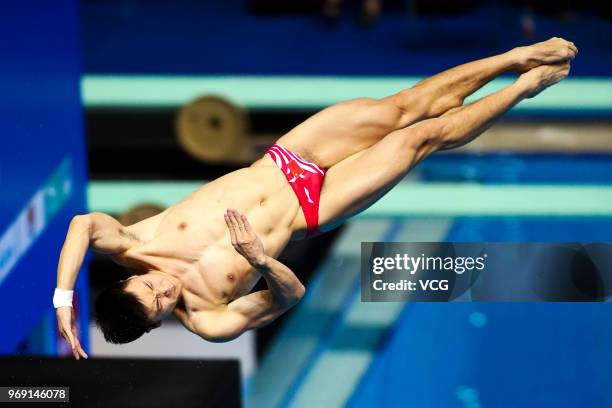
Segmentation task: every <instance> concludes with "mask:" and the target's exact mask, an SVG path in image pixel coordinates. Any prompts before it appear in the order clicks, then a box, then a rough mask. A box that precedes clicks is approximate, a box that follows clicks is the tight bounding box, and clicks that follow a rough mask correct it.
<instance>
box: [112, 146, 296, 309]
mask: <svg viewBox="0 0 612 408" xmlns="http://www.w3.org/2000/svg"><path fill="white" fill-rule="evenodd" d="M228 208H235V209H237V210H238V211H239V212H241V213H243V214H245V215H246V216H247V218H248V220H249V222H250V224H251V226H252V227H253V229H254V230H255V232H256V233H257V235H258V236H259V237H260V238H261V240H262V242H263V245H264V249H265V251H266V254H267V255H269V256H272V257H276V256H277V255H278V254H279V253H280V251H281V250H282V249H283V248H284V246H285V245H286V243H287V241H288V240H289V238H290V237H291V235H292V233H293V232H294V227H295V225H296V215H298V212H299V211H301V210H300V207H299V203H298V201H297V198H296V197H295V195H294V193H293V190H292V189H291V186H290V185H289V183H288V182H287V180H286V178H285V176H284V175H283V174H282V173H281V171H280V169H279V168H278V167H276V165H275V164H274V163H273V162H272V160H271V159H270V158H269V157H267V156H265V157H264V158H262V159H260V160H258V161H257V162H255V163H254V164H253V165H252V166H251V167H248V168H244V169H240V170H237V171H234V172H232V173H229V174H227V175H225V176H223V177H220V178H218V179H216V180H214V181H212V182H210V183H208V184H206V185H204V186H202V187H201V188H200V189H198V190H196V191H195V192H194V193H192V194H190V195H189V196H187V197H185V198H184V199H182V200H181V201H179V202H178V203H176V204H175V205H173V206H172V207H170V208H168V209H167V210H166V211H164V213H163V215H162V217H161V219H160V220H159V222H158V224H157V225H156V226H154V227H155V231H154V232H153V233H152V234H151V239H150V240H149V241H147V242H144V243H142V244H140V245H136V246H134V248H132V249H130V250H129V251H127V252H126V253H125V254H124V256H123V257H124V258H128V259H132V260H134V261H136V262H140V263H141V264H143V265H145V264H146V265H147V266H148V267H149V268H155V269H158V270H161V271H164V272H167V273H171V274H173V275H175V276H176V277H177V278H179V279H180V280H181V281H182V283H183V300H184V302H185V307H186V309H188V311H198V310H204V309H212V308H215V307H217V306H219V305H222V304H227V303H228V302H230V301H231V300H233V299H235V298H238V297H240V296H243V295H245V294H247V293H248V292H249V291H250V290H251V289H252V288H253V286H254V285H255V284H256V283H257V281H258V280H259V278H260V277H261V276H260V274H259V273H257V272H255V271H254V269H253V268H252V267H251V266H250V265H249V264H248V262H247V261H246V260H245V259H244V258H243V257H242V256H241V255H240V254H238V253H237V252H236V250H235V249H234V248H233V247H232V244H231V241H230V236H229V231H228V229H227V226H226V224H225V220H224V218H223V214H224V213H225V211H226V210H227V209H228ZM300 215H301V214H300ZM152 227H153V226H152Z"/></svg>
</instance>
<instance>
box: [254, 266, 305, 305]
mask: <svg viewBox="0 0 612 408" xmlns="http://www.w3.org/2000/svg"><path fill="white" fill-rule="evenodd" d="M253 267H254V268H255V270H257V271H258V272H259V273H261V275H262V276H263V277H264V279H265V280H266V283H267V284H268V289H269V290H270V292H271V293H272V296H273V300H274V303H276V304H278V305H281V306H291V305H293V304H295V303H296V302H297V301H298V300H299V299H300V298H301V297H302V296H303V295H304V292H305V288H304V285H302V282H300V280H299V279H298V278H297V276H295V274H294V273H293V271H291V269H289V268H288V267H287V266H285V265H283V264H282V263H281V262H279V261H277V260H276V259H274V258H271V257H269V256H267V255H266V256H264V257H263V258H262V259H261V260H259V261H258V262H256V263H254V264H253Z"/></svg>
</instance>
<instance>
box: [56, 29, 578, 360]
mask: <svg viewBox="0 0 612 408" xmlns="http://www.w3.org/2000/svg"><path fill="white" fill-rule="evenodd" d="M576 53H577V48H576V47H575V45H574V44H573V43H572V42H569V41H566V40H564V39H561V38H551V39H550V40H548V41H544V42H541V43H537V44H534V45H531V46H526V47H517V48H514V49H512V50H510V51H508V52H506V53H503V54H500V55H496V56H493V57H489V58H485V59H482V60H478V61H474V62H470V63H467V64H464V65H461V66H458V67H455V68H452V69H450V70H447V71H445V72H442V73H440V74H437V75H435V76H433V77H430V78H428V79H425V80H424V81H422V82H420V83H418V84H417V85H415V86H414V87H412V88H409V89H405V90H402V91H400V92H398V93H396V94H394V95H391V96H388V97H385V98H382V99H369V98H360V99H354V100H350V101H346V102H342V103H339V104H336V105H333V106H331V107H328V108H326V109H324V110H323V111H321V112H319V113H317V114H315V115H313V116H312V117H310V118H309V119H307V120H306V121H305V122H303V123H301V124H300V125H298V126H297V127H295V128H294V129H292V130H291V131H290V132H289V133H287V134H285V135H284V136H282V137H281V138H280V139H279V140H278V141H277V143H276V144H274V145H273V146H272V147H270V149H269V150H268V151H267V152H266V154H265V155H264V156H263V157H261V158H260V159H258V160H257V161H255V162H254V163H253V164H251V166H249V167H246V168H243V169H240V170H237V171H234V172H231V173H229V174H227V175H225V176H223V177H220V178H218V179H216V180H214V181H212V182H209V183H207V184H205V185H203V186H202V187H201V188H199V189H198V190H197V191H195V192H193V193H192V194H190V195H189V196H187V197H185V198H183V199H182V200H181V201H179V202H178V203H176V204H174V205H173V206H171V207H169V208H168V209H166V210H165V211H163V212H162V213H160V214H158V215H156V216H153V217H150V218H148V219H145V220H143V221H141V222H138V223H136V224H134V225H129V226H124V225H121V224H120V223H119V222H117V221H116V220H115V219H113V218H112V217H110V216H108V215H105V214H102V213H91V214H87V215H77V216H75V217H74V218H73V220H72V222H71V223H70V227H69V230H68V234H67V237H66V241H65V243H64V246H63V249H62V251H61V255H60V260H59V266H58V275H57V289H56V292H55V295H54V305H55V307H56V309H57V319H58V325H59V329H60V333H61V334H62V336H63V337H64V338H65V339H66V340H67V341H68V342H69V343H70V344H71V346H72V351H73V354H74V356H75V358H77V359H78V358H79V357H86V354H85V352H84V351H83V349H82V347H81V345H80V343H79V340H78V337H77V333H76V329H75V326H74V318H73V312H72V307H71V305H72V303H71V301H72V288H73V286H74V282H75V280H76V278H77V274H78V272H79V269H80V266H81V263H82V262H83V258H84V255H85V253H86V251H87V249H88V248H92V249H94V250H96V251H99V252H102V253H106V254H108V255H110V256H111V257H112V258H113V260H115V261H116V262H118V263H119V264H121V265H124V266H125V267H127V268H129V269H130V270H131V271H132V272H133V276H131V277H130V278H129V279H126V280H123V281H119V282H116V283H114V284H113V285H112V286H110V287H109V288H107V289H105V290H104V291H103V292H102V293H101V294H100V296H99V298H98V300H97V302H96V305H95V313H96V320H97V323H98V325H99V327H100V328H101V330H102V332H103V333H104V337H105V339H106V340H107V341H109V342H113V343H127V342H131V341H133V340H135V339H137V338H139V337H140V336H141V335H142V334H144V333H146V332H149V331H150V330H151V329H154V328H156V327H159V326H160V324H161V321H162V320H163V319H164V318H165V317H167V316H168V315H170V314H174V315H175V316H176V317H177V318H178V320H179V321H180V322H182V324H183V325H184V326H185V327H186V328H187V329H188V330H189V331H191V332H193V333H195V334H197V335H199V336H201V337H202V338H204V339H206V340H209V341H213V342H220V341H227V340H231V339H234V338H236V337H237V336H239V335H240V334H241V333H243V332H245V331H246V330H250V329H254V328H258V327H261V326H263V325H265V324H267V323H269V322H271V321H272V320H274V319H276V318H277V317H278V316H279V315H281V314H282V313H284V312H285V311H287V310H288V309H289V308H291V307H292V306H293V305H295V304H296V303H297V302H298V301H299V300H300V298H301V297H302V296H303V295H304V291H305V288H304V286H303V285H302V283H301V282H300V280H299V279H298V278H297V277H296V276H295V275H294V274H293V272H292V271H291V270H290V269H289V268H287V267H286V266H285V265H283V264H281V263H280V262H278V261H277V260H276V259H275V258H276V257H277V256H278V255H279V253H280V252H281V250H282V249H283V248H284V246H285V245H286V244H287V242H288V240H289V239H290V238H294V239H295V238H303V237H306V236H309V235H312V234H317V233H320V232H325V231H328V230H330V229H332V228H334V227H335V226H337V225H339V224H341V223H343V222H344V221H345V220H346V219H348V218H350V217H351V216H353V215H355V214H357V213H359V212H360V211H363V210H364V209H366V208H367V207H368V206H370V205H371V204H373V203H374V202H375V201H377V200H378V199H379V198H381V197H382V196H383V195H384V194H385V193H386V192H388V191H389V190H390V189H391V188H393V186H395V185H396V184H397V183H398V182H399V181H400V180H401V179H402V178H403V177H404V176H405V175H406V173H407V172H408V171H409V170H410V169H411V168H412V167H413V166H415V165H416V164H417V163H419V162H420V161H421V160H423V159H424V158H425V157H427V156H428V155H430V154H432V153H434V152H436V151H438V150H444V149H452V148H455V147H458V146H461V145H463V144H465V143H468V142H469V141H471V140H472V139H474V138H475V137H477V136H478V135H480V134H481V133H482V132H484V131H485V130H486V129H487V128H488V127H489V126H491V125H492V124H493V123H494V122H495V121H496V120H497V119H498V118H499V117H500V116H502V115H503V114H504V113H505V112H507V111H508V110H509V109H511V108H512V107H513V106H514V105H516V104H517V103H519V102H520V101H522V100H523V99H525V98H530V97H533V96H535V95H537V94H538V93H539V92H541V91H542V90H544V89H545V88H547V87H548V86H551V85H553V84H556V83H557V82H559V81H561V80H562V79H563V78H565V77H566V76H567V75H568V73H569V70H570V61H571V60H572V59H573V58H574V57H575V56H576ZM510 71H511V72H517V73H519V75H518V77H517V79H516V80H515V81H514V82H513V83H512V84H510V85H508V86H507V87H505V88H503V89H501V90H499V91H498V92H495V93H493V94H491V95H489V96H486V97H484V98H482V99H480V100H478V101H475V102H472V103H470V104H467V105H463V102H464V99H465V98H466V97H467V96H468V95H470V94H472V93H474V92H475V91H476V90H478V89H479V88H481V87H482V86H483V85H485V84H486V83H487V82H489V81H491V80H492V79H494V78H496V77H497V76H499V75H501V74H504V73H506V72H510ZM261 277H263V278H264V279H265V280H266V282H267V286H268V288H267V289H266V290H261V291H256V292H253V293H251V289H252V288H253V287H254V285H255V284H256V282H257V281H258V280H259V279H260V278H261Z"/></svg>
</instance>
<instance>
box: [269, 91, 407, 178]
mask: <svg viewBox="0 0 612 408" xmlns="http://www.w3.org/2000/svg"><path fill="white" fill-rule="evenodd" d="M400 118H401V111H400V109H399V108H397V107H396V106H395V105H393V104H390V103H386V102H381V101H377V100H374V99H368V98H360V99H354V100H351V101H346V102H342V103H339V104H336V105H333V106H330V107H329V108H326V109H324V110H322V111H321V112H319V113H317V114H315V115H313V116H311V117H310V118H308V119H307V120H306V121H304V122H303V123H301V124H300V125H298V126H297V127H295V128H294V129H292V130H291V131H290V132H289V133H287V134H286V135H284V136H283V137H281V138H280V139H279V140H278V141H277V143H278V144H280V145H281V146H283V147H286V148H287V149H289V150H292V151H295V152H297V153H299V154H300V155H301V156H302V157H304V159H305V160H308V161H312V162H314V163H316V164H318V165H319V166H321V167H323V168H330V167H332V166H333V165H335V164H336V163H338V162H340V161H341V160H343V159H345V158H347V157H349V156H351V155H353V154H355V153H357V152H359V151H361V150H363V149H366V148H368V147H370V146H372V145H373V144H375V143H376V142H378V141H379V140H381V139H382V138H384V137H385V136H386V135H387V134H389V133H390V132H392V131H393V130H394V129H395V128H396V125H397V123H398V122H399V120H400Z"/></svg>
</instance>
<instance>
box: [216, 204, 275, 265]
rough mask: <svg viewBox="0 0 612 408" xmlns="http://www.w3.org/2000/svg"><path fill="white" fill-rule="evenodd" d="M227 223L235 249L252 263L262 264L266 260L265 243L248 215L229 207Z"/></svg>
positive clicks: (226, 215) (226, 216)
mask: <svg viewBox="0 0 612 408" xmlns="http://www.w3.org/2000/svg"><path fill="white" fill-rule="evenodd" d="M224 218H225V223H226V224H227V228H228V229H229V232H230V238H231V240H232V245H233V246H234V249H236V251H237V252H238V253H239V254H240V255H242V256H243V257H244V258H245V259H246V260H247V261H248V262H249V263H250V264H251V265H253V266H256V265H261V264H263V263H264V262H265V260H266V254H265V253H264V247H263V243H262V242H261V239H260V238H259V237H258V236H257V234H256V233H255V231H253V228H252V227H251V224H249V220H247V217H246V215H244V214H240V213H239V212H238V211H236V210H233V209H228V210H227V211H226V212H225V214H224Z"/></svg>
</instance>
